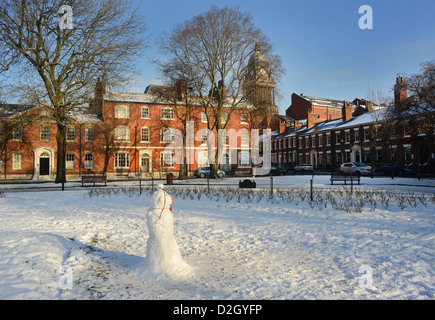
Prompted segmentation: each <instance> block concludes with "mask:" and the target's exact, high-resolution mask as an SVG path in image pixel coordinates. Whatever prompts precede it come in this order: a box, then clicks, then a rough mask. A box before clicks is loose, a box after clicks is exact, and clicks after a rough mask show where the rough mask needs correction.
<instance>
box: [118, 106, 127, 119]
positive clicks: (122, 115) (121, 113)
mask: <svg viewBox="0 0 435 320" xmlns="http://www.w3.org/2000/svg"><path fill="white" fill-rule="evenodd" d="M115 118H116V119H129V118H130V107H129V106H126V105H116V106H115Z"/></svg>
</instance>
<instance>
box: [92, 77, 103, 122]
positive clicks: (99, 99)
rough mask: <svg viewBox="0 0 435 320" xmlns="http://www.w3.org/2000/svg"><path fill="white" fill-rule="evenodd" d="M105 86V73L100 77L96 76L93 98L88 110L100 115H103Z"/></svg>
mask: <svg viewBox="0 0 435 320" xmlns="http://www.w3.org/2000/svg"><path fill="white" fill-rule="evenodd" d="M106 87H107V80H106V74H103V77H102V78H101V79H100V78H98V80H97V83H96V84H95V91H94V99H93V101H91V103H90V105H89V107H90V108H89V109H90V111H91V112H92V113H95V114H96V115H98V116H100V117H101V116H102V115H103V95H104V94H105V93H106Z"/></svg>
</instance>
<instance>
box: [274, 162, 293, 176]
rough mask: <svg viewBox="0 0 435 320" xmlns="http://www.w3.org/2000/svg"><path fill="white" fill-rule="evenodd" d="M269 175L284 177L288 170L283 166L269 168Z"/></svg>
mask: <svg viewBox="0 0 435 320" xmlns="http://www.w3.org/2000/svg"><path fill="white" fill-rule="evenodd" d="M270 173H271V174H272V176H284V175H286V174H288V173H289V171H288V169H286V168H284V167H283V166H280V165H278V166H276V167H274V166H271V167H270Z"/></svg>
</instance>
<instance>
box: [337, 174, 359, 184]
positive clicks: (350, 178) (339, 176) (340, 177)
mask: <svg viewBox="0 0 435 320" xmlns="http://www.w3.org/2000/svg"><path fill="white" fill-rule="evenodd" d="M360 180H361V177H360V176H358V175H354V176H353V175H352V176H351V175H347V174H345V175H343V174H331V185H333V184H334V181H344V184H347V182H348V181H349V182H351V183H354V182H356V181H358V184H360Z"/></svg>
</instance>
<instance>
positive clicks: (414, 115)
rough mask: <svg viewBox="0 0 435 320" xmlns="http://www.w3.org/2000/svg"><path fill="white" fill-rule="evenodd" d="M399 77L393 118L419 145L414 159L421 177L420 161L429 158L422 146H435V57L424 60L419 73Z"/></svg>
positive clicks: (424, 161)
mask: <svg viewBox="0 0 435 320" xmlns="http://www.w3.org/2000/svg"><path fill="white" fill-rule="evenodd" d="M398 80H400V81H401V82H400V83H397V84H396V85H397V86H398V87H397V88H396V90H395V94H396V96H395V105H394V108H392V112H391V114H390V118H391V119H393V120H394V121H395V123H396V126H397V127H398V128H401V130H402V132H403V130H405V131H406V132H407V135H409V136H410V139H411V141H412V144H413V145H414V146H415V148H416V150H415V155H416V157H415V158H414V163H415V165H416V168H417V176H418V178H419V179H420V178H421V164H422V163H427V162H428V161H429V159H426V158H424V154H423V155H422V154H421V150H425V149H426V150H428V148H430V147H431V148H432V149H433V148H434V147H435V139H434V127H435V60H432V61H428V62H425V63H422V64H421V71H420V73H417V74H412V75H410V76H407V77H404V78H402V77H399V78H398ZM397 89H400V90H397ZM427 157H428V158H429V152H427Z"/></svg>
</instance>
